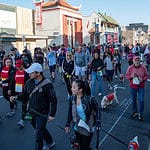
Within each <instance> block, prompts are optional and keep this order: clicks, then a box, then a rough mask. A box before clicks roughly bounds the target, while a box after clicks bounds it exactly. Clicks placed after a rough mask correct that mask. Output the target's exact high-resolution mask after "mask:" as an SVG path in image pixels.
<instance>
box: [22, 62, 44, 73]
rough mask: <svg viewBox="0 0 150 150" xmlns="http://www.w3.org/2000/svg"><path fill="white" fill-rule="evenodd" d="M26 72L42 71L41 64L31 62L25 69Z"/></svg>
mask: <svg viewBox="0 0 150 150" xmlns="http://www.w3.org/2000/svg"><path fill="white" fill-rule="evenodd" d="M25 71H26V72H27V73H32V72H43V68H42V65H41V64H39V63H33V64H32V65H31V66H30V67H29V68H27V69H26V70H25Z"/></svg>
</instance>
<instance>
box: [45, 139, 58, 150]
mask: <svg viewBox="0 0 150 150" xmlns="http://www.w3.org/2000/svg"><path fill="white" fill-rule="evenodd" d="M54 145H55V142H54V141H53V142H52V143H50V144H48V145H44V146H43V150H50V148H52V147H53V146H54Z"/></svg>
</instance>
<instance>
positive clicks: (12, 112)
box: [6, 110, 15, 117]
mask: <svg viewBox="0 0 150 150" xmlns="http://www.w3.org/2000/svg"><path fill="white" fill-rule="evenodd" d="M14 115H15V112H14V111H13V110H10V111H9V112H8V113H7V114H6V116H7V117H13V116H14Z"/></svg>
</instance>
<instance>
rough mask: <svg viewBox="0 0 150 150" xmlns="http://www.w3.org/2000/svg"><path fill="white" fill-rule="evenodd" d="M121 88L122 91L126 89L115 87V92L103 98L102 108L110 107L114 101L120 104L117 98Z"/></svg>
mask: <svg viewBox="0 0 150 150" xmlns="http://www.w3.org/2000/svg"><path fill="white" fill-rule="evenodd" d="M118 88H120V89H125V88H124V87H118V85H114V92H113V93H110V94H108V95H106V96H104V97H103V99H102V101H101V108H102V109H103V108H107V107H108V106H109V105H111V104H112V103H113V101H114V100H115V101H116V103H117V104H118V103H119V101H118V98H117V94H116V93H117V92H116V90H117V89H118Z"/></svg>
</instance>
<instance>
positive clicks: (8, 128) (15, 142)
mask: <svg viewBox="0 0 150 150" xmlns="http://www.w3.org/2000/svg"><path fill="white" fill-rule="evenodd" d="M126 68H127V62H126V60H124V61H123V67H122V70H123V73H125V71H126ZM44 74H45V76H46V77H47V78H49V71H48V70H47V71H45V72H44ZM113 84H118V86H121V87H125V88H126V89H118V90H117V96H118V100H119V104H116V103H115V102H114V103H113V104H112V105H111V106H110V107H109V108H108V109H105V110H102V119H101V130H100V138H99V150H127V149H128V146H127V145H128V143H129V141H130V140H131V139H132V138H134V137H135V136H138V141H139V150H150V109H149V108H150V101H149V100H150V98H149V97H150V94H149V91H150V82H147V83H146V87H145V113H144V121H143V122H141V121H138V120H137V119H135V120H133V119H131V118H130V115H131V113H132V103H131V102H132V101H131V98H130V88H129V83H128V81H127V80H125V82H124V83H121V82H119V80H118V79H114V83H113ZM54 88H55V90H56V94H57V99H58V109H57V114H56V117H55V120H54V121H53V122H48V123H47V128H48V129H49V131H50V133H51V134H52V136H53V138H54V140H55V142H56V145H55V147H54V148H53V149H55V150H71V149H72V148H71V146H70V142H69V141H70V136H71V135H72V133H71V134H66V133H65V132H64V131H63V130H62V129H60V128H59V127H58V126H61V127H62V128H64V126H65V122H66V118H67V111H68V101H67V100H66V97H67V91H66V88H65V84H64V83H63V82H62V80H61V78H60V74H59V73H58V72H57V73H56V80H55V82H54ZM103 88H104V94H109V93H110V90H109V89H108V88H107V83H106V81H103ZM0 93H2V92H1V90H0ZM0 95H1V96H0V115H1V117H2V120H1V121H0V150H34V130H33V128H32V127H31V125H30V122H29V121H25V127H24V128H19V127H18V126H17V122H18V121H19V119H20V116H21V102H20V103H19V106H18V109H17V110H16V114H15V116H14V117H12V118H8V117H6V113H7V112H8V110H9V105H8V103H7V101H6V100H4V98H3V97H2V94H0ZM96 99H97V101H98V102H99V103H100V101H101V99H102V97H98V96H96ZM95 145H96V134H95V133H94V136H93V139H92V142H91V147H92V150H94V149H95Z"/></svg>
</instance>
